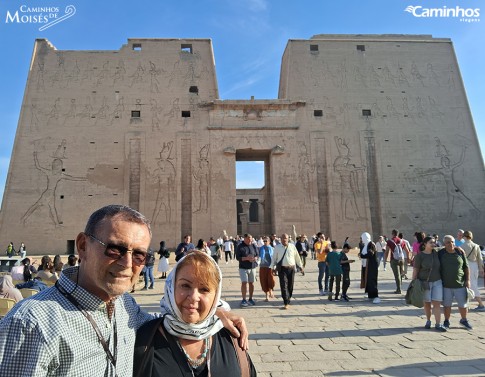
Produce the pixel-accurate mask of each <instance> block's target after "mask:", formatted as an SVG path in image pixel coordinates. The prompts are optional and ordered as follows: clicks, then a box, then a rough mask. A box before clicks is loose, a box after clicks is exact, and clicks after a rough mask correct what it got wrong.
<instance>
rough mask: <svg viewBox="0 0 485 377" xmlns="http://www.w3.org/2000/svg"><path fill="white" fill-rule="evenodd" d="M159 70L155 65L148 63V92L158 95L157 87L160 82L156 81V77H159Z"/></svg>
mask: <svg viewBox="0 0 485 377" xmlns="http://www.w3.org/2000/svg"><path fill="white" fill-rule="evenodd" d="M161 72H162V71H161V70H160V69H158V68H157V66H156V65H155V63H153V62H150V71H149V73H150V92H152V93H160V90H159V89H158V86H159V85H160V82H159V81H158V76H160V75H161Z"/></svg>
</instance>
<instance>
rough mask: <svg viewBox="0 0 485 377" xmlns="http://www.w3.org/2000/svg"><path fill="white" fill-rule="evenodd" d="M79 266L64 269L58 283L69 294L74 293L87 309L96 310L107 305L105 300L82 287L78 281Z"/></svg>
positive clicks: (73, 295)
mask: <svg viewBox="0 0 485 377" xmlns="http://www.w3.org/2000/svg"><path fill="white" fill-rule="evenodd" d="M78 274H79V267H78V266H76V267H71V268H67V269H65V270H63V271H62V274H61V277H60V278H59V280H58V284H59V285H60V286H61V289H63V290H64V291H65V292H67V293H68V294H70V295H72V297H74V298H75V299H76V301H77V302H79V304H80V305H81V307H82V308H84V309H87V310H96V309H98V308H100V307H104V306H105V302H104V301H103V300H102V299H100V298H99V297H98V296H95V295H93V294H92V293H91V292H89V291H87V290H86V289H84V288H83V287H81V286H80V285H79V284H78V283H77V280H78Z"/></svg>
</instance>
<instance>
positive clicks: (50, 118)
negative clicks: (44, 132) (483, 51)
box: [46, 97, 61, 125]
mask: <svg viewBox="0 0 485 377" xmlns="http://www.w3.org/2000/svg"><path fill="white" fill-rule="evenodd" d="M60 103H61V99H60V98H59V97H58V98H56V100H55V101H54V104H53V105H52V107H51V109H50V110H49V112H48V113H47V121H46V124H47V125H49V124H54V125H56V124H57V123H58V121H59V114H60V110H61V109H60Z"/></svg>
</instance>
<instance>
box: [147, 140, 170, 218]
mask: <svg viewBox="0 0 485 377" xmlns="http://www.w3.org/2000/svg"><path fill="white" fill-rule="evenodd" d="M173 144H174V143H173V141H169V142H168V143H163V146H162V150H161V151H160V157H159V158H158V159H157V160H158V161H157V168H156V169H155V170H154V172H153V173H152V180H153V182H154V183H155V184H156V186H157V199H156V201H155V208H154V209H153V215H152V224H164V223H165V224H170V223H171V221H172V216H173V208H172V207H173V206H174V203H175V199H176V193H175V187H176V186H175V176H176V170H175V161H174V158H173V157H172V149H173Z"/></svg>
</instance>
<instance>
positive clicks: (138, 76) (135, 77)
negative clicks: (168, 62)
mask: <svg viewBox="0 0 485 377" xmlns="http://www.w3.org/2000/svg"><path fill="white" fill-rule="evenodd" d="M144 75H145V68H144V67H143V65H142V64H141V62H139V63H138V66H137V67H136V70H135V72H134V73H133V74H132V75H131V76H130V78H131V84H130V88H133V85H135V84H141V83H143V76H144Z"/></svg>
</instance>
